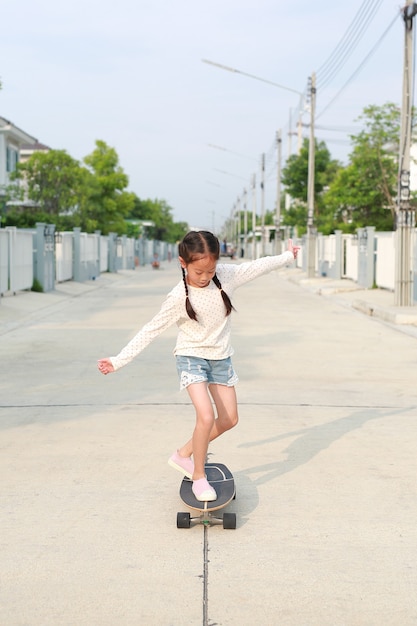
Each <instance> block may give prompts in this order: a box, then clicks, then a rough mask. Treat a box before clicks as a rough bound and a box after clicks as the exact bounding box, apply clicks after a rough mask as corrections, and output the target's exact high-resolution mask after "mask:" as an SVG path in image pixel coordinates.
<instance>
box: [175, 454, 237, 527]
mask: <svg viewBox="0 0 417 626" xmlns="http://www.w3.org/2000/svg"><path fill="white" fill-rule="evenodd" d="M205 471H206V476H207V480H208V482H209V483H210V485H211V486H212V487H213V489H215V491H216V493H217V500H214V501H213V502H200V501H199V500H197V498H196V497H195V495H194V494H193V492H192V489H191V487H192V484H193V481H192V480H190V479H189V478H186V477H185V478H183V480H182V483H181V486H180V497H181V500H182V501H183V502H184V504H186V505H187V506H188V507H189V508H190V509H193V511H197V512H198V513H199V515H196V516H194V517H192V516H191V514H190V513H177V528H190V526H191V522H196V523H200V524H206V525H211V524H223V528H231V529H235V528H236V514H235V513H223V515H220V516H218V515H217V514H216V511H219V510H220V509H223V508H224V507H225V506H227V505H228V504H229V503H230V502H231V501H232V500H234V499H235V498H236V490H235V481H234V478H233V475H232V472H231V471H230V470H229V469H228V468H227V467H226V466H225V465H223V464H222V463H206V465H205Z"/></svg>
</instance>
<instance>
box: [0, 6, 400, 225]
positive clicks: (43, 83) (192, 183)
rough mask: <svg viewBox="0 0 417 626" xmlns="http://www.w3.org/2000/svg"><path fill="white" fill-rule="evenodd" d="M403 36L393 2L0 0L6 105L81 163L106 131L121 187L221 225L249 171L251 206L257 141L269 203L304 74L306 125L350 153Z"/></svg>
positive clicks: (192, 219) (192, 221) (18, 121)
mask: <svg viewBox="0 0 417 626" xmlns="http://www.w3.org/2000/svg"><path fill="white" fill-rule="evenodd" d="M403 50H404V23H403V21H402V18H401V15H400V4H399V3H398V0H350V2H334V0H333V1H330V0H316V1H315V2H312V1H311V0H309V1H307V0H298V1H297V2H277V1H276V0H239V1H238V0H226V1H225V0H211V1H210V2H206V3H202V2H196V1H195V0H193V1H191V0H134V1H133V0H118V2H115V1H114V0H111V1H110V0H72V2H71V3H68V2H65V3H63V2H57V1H56V0H36V2H33V0H19V2H8V3H5V5H4V6H3V7H2V35H1V38H0V81H1V83H2V89H1V90H0V116H2V117H4V118H6V119H8V120H10V121H12V122H13V123H14V124H15V125H16V126H18V127H19V128H21V129H22V130H24V131H25V132H27V133H29V134H30V135H32V136H34V137H36V138H37V139H38V141H40V142H41V143H44V144H46V145H47V146H49V147H50V148H52V149H57V150H66V151H67V152H68V153H69V154H70V155H71V156H72V157H74V158H75V159H77V160H79V161H82V159H83V158H84V157H85V156H86V155H88V154H90V153H91V152H92V151H93V150H94V148H95V142H96V141H97V140H103V141H105V142H106V143H107V144H108V145H109V146H111V147H113V148H115V150H116V152H117V154H118V156H119V162H120V166H121V167H122V168H123V170H124V171H125V173H126V174H127V176H128V178H129V190H130V191H132V192H134V193H135V194H136V195H137V196H139V198H141V199H147V198H150V199H152V200H154V199H159V200H164V201H165V202H167V203H168V204H169V205H170V206H171V207H172V209H173V218H174V220H175V221H184V222H187V223H188V224H189V226H190V227H199V228H207V229H209V230H214V231H215V232H220V230H221V227H222V224H224V223H225V221H226V220H227V219H228V218H229V217H230V215H231V213H232V212H233V210H234V207H236V206H237V202H238V198H239V199H240V202H241V203H242V202H243V200H242V198H243V194H244V190H246V191H247V199H248V200H247V202H248V206H249V203H250V201H252V200H253V192H252V190H251V184H252V180H253V176H254V175H255V176H256V198H257V200H256V201H257V206H258V207H259V205H260V202H261V199H260V180H261V172H260V168H261V158H262V157H261V155H262V154H265V163H266V166H265V185H264V189H265V196H264V198H265V208H266V209H267V210H273V209H274V205H275V199H276V190H277V168H278V165H277V160H278V159H277V150H276V133H277V131H280V132H281V136H282V164H283V165H284V164H285V160H286V159H287V158H288V156H289V154H290V153H292V152H294V151H295V150H296V148H297V139H296V136H295V134H294V133H295V122H294V120H296V119H297V115H298V109H299V105H300V103H301V106H302V109H303V111H304V113H303V116H302V121H303V123H304V124H306V126H304V127H303V134H304V136H306V137H308V133H309V129H308V122H309V119H310V112H309V104H308V102H306V101H305V98H303V97H302V95H303V94H305V93H306V92H308V80H309V77H311V76H312V74H313V73H315V75H316V79H317V98H316V121H315V126H316V137H317V139H319V140H324V141H325V142H326V144H327V147H328V149H329V151H330V153H331V155H332V157H333V158H335V159H339V160H340V161H342V162H344V163H345V162H346V160H347V158H348V154H349V152H350V141H349V135H351V134H355V133H356V132H358V130H360V127H361V126H360V122H358V117H359V116H360V115H361V114H362V112H363V109H364V107H366V106H369V105H371V104H375V105H383V104H384V103H386V102H395V103H397V104H400V103H401V93H402V74H403ZM203 59H205V60H208V61H211V62H213V63H218V64H220V65H223V66H226V67H230V68H234V69H237V70H239V71H238V72H230V71H227V70H225V69H222V68H219V67H217V66H214V65H212V64H209V63H206V62H204V61H203ZM248 75H249V76H248ZM254 77H256V78H254ZM268 81H269V82H268ZM270 83H275V84H274V85H273V84H270ZM278 85H281V86H282V87H283V88H282V87H279V86H278ZM290 118H291V120H292V121H291V124H290ZM290 131H291V132H290ZM258 212H259V209H258Z"/></svg>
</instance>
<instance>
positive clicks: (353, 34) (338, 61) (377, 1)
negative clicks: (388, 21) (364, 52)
mask: <svg viewBox="0 0 417 626" xmlns="http://www.w3.org/2000/svg"><path fill="white" fill-rule="evenodd" d="M382 2H383V0H365V2H364V3H363V4H362V6H361V8H360V9H359V11H358V13H357V14H356V16H355V18H354V20H353V21H352V23H351V24H350V26H349V28H348V29H347V31H346V32H345V34H344V36H343V37H342V39H341V40H340V42H339V44H338V45H337V46H336V48H335V50H334V52H333V53H332V54H331V55H330V57H329V58H328V60H327V61H326V62H325V63H324V64H323V65H322V66H321V68H320V69H319V70H318V71H317V85H318V87H319V88H320V89H323V88H324V87H325V86H326V85H328V84H329V83H330V82H331V80H332V79H333V78H334V77H335V76H336V74H337V73H338V72H339V71H340V70H341V68H342V67H343V65H344V64H345V63H346V61H347V59H348V58H349V56H350V55H351V54H352V52H353V51H354V49H355V48H356V46H357V45H358V43H359V41H360V40H361V39H362V37H363V35H364V33H365V31H366V30H367V28H368V27H369V25H370V23H371V22H372V20H373V19H374V17H375V15H376V13H377V10H378V8H379V6H380V5H381V4H382Z"/></svg>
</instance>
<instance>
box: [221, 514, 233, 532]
mask: <svg viewBox="0 0 417 626" xmlns="http://www.w3.org/2000/svg"><path fill="white" fill-rule="evenodd" d="M223 528H229V529H231V530H235V528H236V513H224V515H223Z"/></svg>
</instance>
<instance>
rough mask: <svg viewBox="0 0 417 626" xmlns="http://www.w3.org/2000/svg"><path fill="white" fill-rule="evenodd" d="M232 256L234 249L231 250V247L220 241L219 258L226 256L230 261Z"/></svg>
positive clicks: (229, 244)
mask: <svg viewBox="0 0 417 626" xmlns="http://www.w3.org/2000/svg"><path fill="white" fill-rule="evenodd" d="M234 255H235V249H234V248H233V245H232V244H231V243H229V242H227V241H226V240H225V241H222V243H221V246H220V256H228V257H229V258H230V259H233V257H234Z"/></svg>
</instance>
